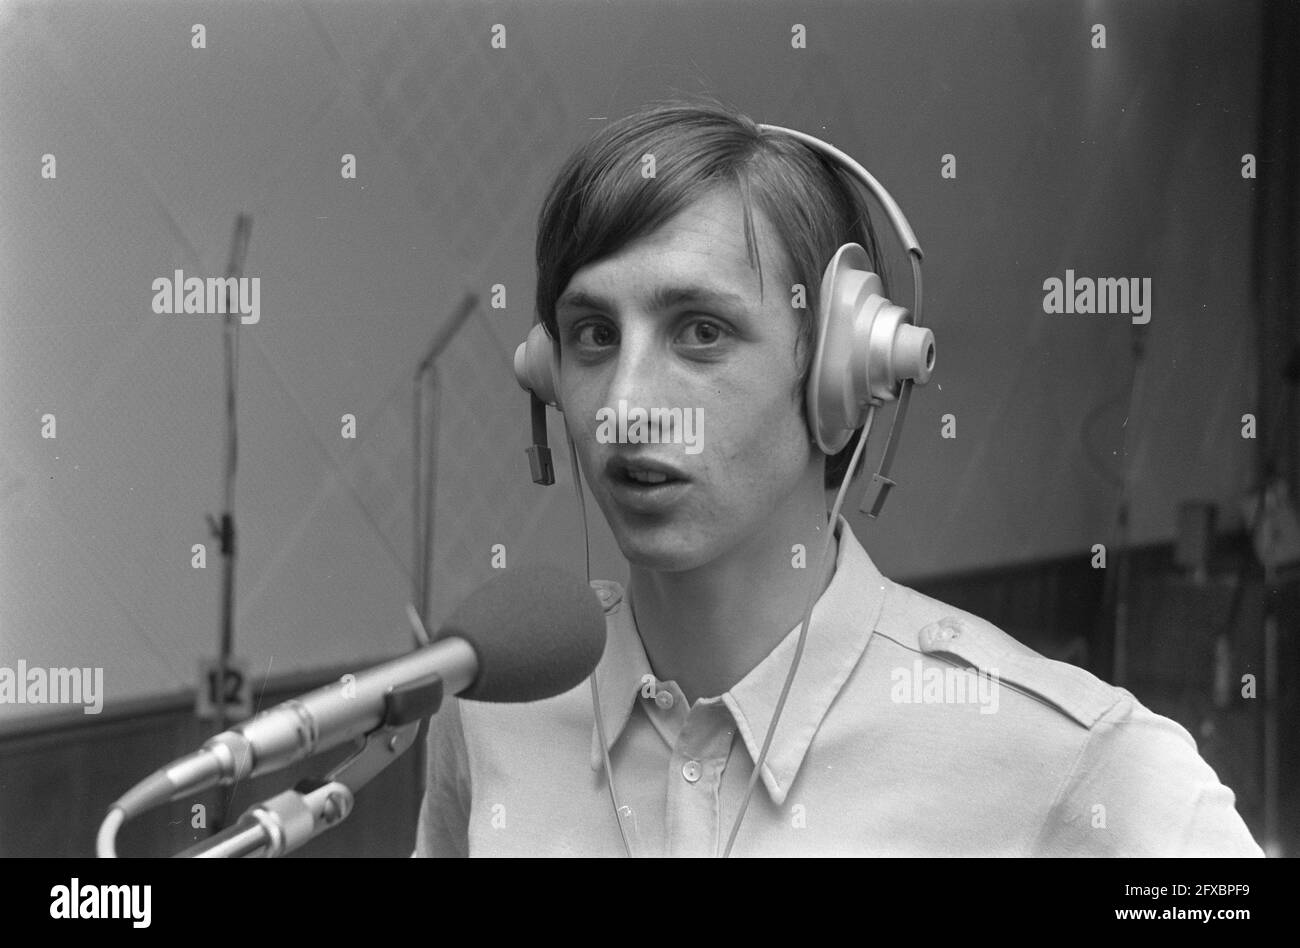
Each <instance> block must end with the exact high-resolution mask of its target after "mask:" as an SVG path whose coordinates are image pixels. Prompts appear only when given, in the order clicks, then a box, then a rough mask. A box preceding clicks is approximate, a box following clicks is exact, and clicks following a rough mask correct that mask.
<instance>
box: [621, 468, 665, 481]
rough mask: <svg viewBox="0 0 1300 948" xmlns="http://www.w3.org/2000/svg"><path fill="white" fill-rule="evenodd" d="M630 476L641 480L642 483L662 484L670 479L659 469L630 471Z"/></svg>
mask: <svg viewBox="0 0 1300 948" xmlns="http://www.w3.org/2000/svg"><path fill="white" fill-rule="evenodd" d="M628 476H629V477H630V478H632V480H634V481H640V482H641V483H642V484H662V483H663V482H664V481H666V480H668V475H667V474H661V473H659V472H658V471H629V472H628Z"/></svg>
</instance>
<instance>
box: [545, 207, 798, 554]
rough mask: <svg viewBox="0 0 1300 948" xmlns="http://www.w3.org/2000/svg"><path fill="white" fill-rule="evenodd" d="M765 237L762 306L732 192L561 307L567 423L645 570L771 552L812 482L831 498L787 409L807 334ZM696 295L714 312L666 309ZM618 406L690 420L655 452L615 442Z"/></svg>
mask: <svg viewBox="0 0 1300 948" xmlns="http://www.w3.org/2000/svg"><path fill="white" fill-rule="evenodd" d="M753 222H754V226H755V229H756V232H757V233H756V237H757V240H758V244H759V248H760V251H761V255H762V260H763V277H764V281H765V283H764V287H763V294H762V302H760V301H759V300H760V297H759V284H758V272H757V270H756V269H754V268H752V267H751V266H750V263H749V259H748V256H747V254H746V246H745V238H744V226H743V210H742V205H741V201H740V197H739V194H738V193H736V192H735V191H734V190H733V189H715V190H714V191H712V192H710V193H709V194H707V195H706V196H705V197H703V198H701V199H700V200H699V201H697V202H696V203H694V204H693V205H690V206H689V207H687V208H686V209H685V210H684V211H682V212H681V213H679V214H678V215H677V216H676V217H674V218H672V219H671V220H669V221H668V222H667V223H666V224H664V225H663V226H662V227H660V228H659V229H658V230H657V231H654V232H653V233H651V234H649V235H647V236H645V237H642V238H640V239H638V240H636V241H633V242H632V243H629V244H628V245H627V246H625V247H624V248H623V249H622V250H620V251H619V252H618V253H617V254H615V255H613V256H611V257H607V258H605V259H603V260H600V261H598V262H596V263H593V264H590V265H588V266H586V267H583V268H582V269H581V270H579V271H578V272H577V273H575V274H574V275H573V278H572V279H571V280H570V281H569V284H568V286H567V287H565V291H564V292H563V293H562V294H561V295H560V299H559V300H558V302H557V306H556V316H557V322H558V328H559V335H560V340H561V360H560V366H561V368H560V379H559V383H558V385H559V393H560V400H561V403H562V404H563V406H564V410H565V421H566V423H567V425H568V427H569V431H570V433H571V434H572V436H573V439H574V442H575V444H576V446H577V450H578V455H579V458H580V461H581V464H582V469H583V474H584V476H585V477H586V478H587V482H588V483H589V484H590V485H591V488H592V492H593V493H594V494H595V497H596V500H597V502H598V503H599V504H600V508H601V510H602V511H603V512H604V514H605V518H606V520H607V521H608V522H609V525H610V528H611V530H612V531H613V533H614V536H615V538H616V539H617V540H618V544H619V547H620V549H621V550H622V551H623V555H624V556H625V557H627V559H628V561H629V562H631V563H633V564H635V565H637V566H641V567H644V568H647V569H653V570H661V571H677V570H686V569H692V568H694V567H697V566H701V565H704V564H706V563H709V562H711V561H712V560H714V559H716V558H717V557H718V556H720V555H722V554H724V553H727V552H728V551H729V550H731V549H733V548H734V547H735V546H736V545H737V544H739V543H742V542H746V541H753V540H762V539H765V538H764V537H762V535H761V531H762V530H763V529H764V528H765V527H767V528H771V527H774V526H775V525H776V524H777V523H779V522H780V518H779V517H775V516H774V514H775V511H777V510H778V508H780V507H781V506H782V505H783V504H784V503H785V502H786V500H787V499H788V498H789V497H790V495H791V493H792V492H794V491H795V489H796V488H797V487H798V486H800V484H801V482H802V483H804V484H805V485H806V484H807V482H808V479H809V478H810V477H814V476H815V478H816V486H817V487H818V488H820V486H821V482H820V478H821V468H820V465H819V464H818V465H817V468H816V470H815V471H813V470H811V465H813V464H814V463H815V459H819V458H820V455H817V454H815V453H814V452H815V448H814V447H813V446H812V445H811V444H810V442H809V438H808V431H807V428H806V426H805V423H804V415H803V400H802V398H800V399H799V400H797V401H796V400H795V399H794V398H793V397H792V394H791V393H792V390H793V388H794V385H795V381H796V374H797V369H798V366H797V365H796V362H795V341H796V337H797V335H798V319H797V316H796V312H795V310H793V309H792V308H791V305H790V300H791V297H790V285H789V282H788V280H787V267H786V259H785V254H784V253H783V251H782V249H781V247H780V244H779V242H778V238H777V236H776V234H775V232H774V231H773V230H772V228H771V226H770V224H769V222H768V221H767V219H766V218H765V217H764V215H763V214H762V212H761V211H760V210H759V209H758V208H757V207H755V208H754V210H753ZM685 288H693V289H695V290H697V291H701V292H702V293H703V294H713V296H714V297H715V298H710V297H709V296H707V295H700V294H699V293H697V294H695V298H681V297H680V295H679V297H678V298H672V297H671V296H669V297H668V298H666V299H665V298H664V296H665V295H666V291H669V290H679V289H685ZM657 295H658V296H660V299H656V296H657ZM579 296H581V297H582V298H581V299H578V298H577V297H579ZM620 402H624V403H625V406H622V407H623V408H624V409H625V410H623V411H622V412H621V414H622V417H623V418H625V419H628V420H630V421H635V412H634V409H637V408H640V409H644V410H645V412H646V414H647V415H650V413H651V411H652V410H653V409H680V410H681V414H680V416H678V415H668V414H665V415H662V416H661V417H663V418H671V419H672V421H671V422H668V423H666V424H665V425H664V426H663V427H661V428H659V429H655V428H654V427H653V426H647V430H648V432H649V433H650V438H657V441H658V442H659V443H656V442H655V441H653V440H650V438H648V437H647V436H646V435H647V431H642V432H640V435H639V436H638V434H637V433H636V430H635V428H633V427H631V426H623V431H622V432H620V431H619V415H620V407H621V406H620ZM679 419H680V420H681V422H682V424H681V425H680V426H679V425H678V421H679ZM688 420H690V421H693V423H694V429H693V430H691V428H690V426H689V425H688V424H687V421H688ZM602 421H603V422H604V424H602ZM611 435H613V436H614V439H613V440H611V437H610V436H611ZM619 437H622V438H623V440H622V441H621V442H620V441H618V440H617V439H618V438H619ZM633 438H637V442H636V443H634V442H633ZM638 464H644V465H646V466H647V467H650V466H657V467H659V468H663V469H669V470H671V472H672V473H671V476H670V479H669V480H668V481H666V482H664V483H658V484H653V483H646V481H647V480H656V479H657V478H658V475H653V474H651V475H648V476H646V475H643V476H642V478H641V481H640V482H638V481H637V480H636V479H635V477H634V476H633V472H630V471H629V469H628V466H629V465H630V466H631V467H633V468H635V467H636V466H637V465H638ZM782 540H783V541H784V537H783V538H782ZM787 548H788V545H787Z"/></svg>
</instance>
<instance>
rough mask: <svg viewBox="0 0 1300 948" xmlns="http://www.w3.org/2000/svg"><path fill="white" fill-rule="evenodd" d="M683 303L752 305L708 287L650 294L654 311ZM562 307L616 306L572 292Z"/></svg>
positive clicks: (558, 302) (663, 288)
mask: <svg viewBox="0 0 1300 948" xmlns="http://www.w3.org/2000/svg"><path fill="white" fill-rule="evenodd" d="M683 303H703V304H706V305H708V304H713V305H724V306H741V307H744V306H749V305H750V303H749V300H747V299H745V298H744V297H743V296H739V295H737V294H735V293H730V292H727V291H726V290H717V289H714V288H712V287H707V286H693V285H688V286H661V287H659V288H658V289H656V290H655V291H654V292H653V293H652V294H650V308H651V309H652V310H665V309H671V308H672V307H674V306H680V305H681V304H683ZM562 307H573V308H575V309H602V310H610V309H613V308H614V304H613V303H612V302H610V301H609V300H607V299H605V298H604V297H603V296H598V295H597V294H595V293H588V292H587V291H585V290H570V291H569V292H567V293H565V294H563V295H562V296H561V297H560V298H559V299H558V300H556V301H555V308H556V309H557V310H558V309H560V308H562Z"/></svg>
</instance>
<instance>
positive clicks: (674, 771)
mask: <svg viewBox="0 0 1300 948" xmlns="http://www.w3.org/2000/svg"><path fill="white" fill-rule="evenodd" d="M837 534H838V536H839V538H840V542H839V546H838V553H837V556H836V568H835V574H834V576H833V578H832V580H831V583H830V585H829V586H828V587H827V588H826V590H825V592H824V593H823V594H822V597H821V598H820V599H819V600H818V601H817V604H816V606H815V607H814V609H813V613H812V618H811V620H810V621H809V632H808V638H807V643H806V646H805V651H804V656H803V660H802V662H801V665H800V669H799V672H798V674H797V675H796V677H795V681H794V685H793V687H792V689H791V692H790V696H789V698H788V700H787V703H786V706H785V710H784V711H783V712H782V714H781V718H780V723H779V725H778V729H777V732H776V735H775V737H774V738H773V742H772V747H771V750H770V751H769V753H768V758H767V761H766V763H765V766H764V768H763V773H762V775H761V777H762V779H761V782H760V784H759V786H757V787H756V788H755V791H754V795H753V797H752V799H751V801H750V804H749V809H748V811H747V813H746V816H745V819H744V822H743V824H742V826H741V830H740V833H739V836H738V837H737V841H736V845H735V848H734V850H733V855H736V856H772V855H781V856H827V855H889V856H937V855H944V856H947V855H974V856H986V855H1006V856H1030V855H1032V856H1056V855H1061V856H1064V855H1126V856H1138V855H1242V856H1258V855H1262V853H1261V851H1260V849H1259V847H1258V846H1257V845H1256V844H1255V842H1254V840H1253V839H1252V838H1251V836H1250V833H1249V832H1248V830H1247V829H1246V827H1245V824H1244V823H1243V822H1242V820H1241V818H1240V816H1238V814H1237V812H1236V810H1235V809H1234V805H1233V803H1234V798H1233V794H1232V792H1231V791H1230V790H1229V789H1228V788H1226V787H1224V786H1223V785H1222V784H1220V783H1219V781H1218V779H1217V778H1216V776H1215V774H1214V772H1213V770H1212V769H1211V768H1210V767H1209V765H1207V764H1206V763H1205V762H1204V760H1202V759H1201V757H1200V756H1199V755H1198V754H1197V752H1196V747H1195V743H1194V741H1193V740H1192V738H1191V736H1190V735H1189V734H1188V733H1187V731H1186V730H1184V729H1183V728H1182V727H1181V726H1180V725H1178V724H1176V723H1175V722H1173V721H1171V720H1169V719H1167V718H1164V717H1160V716H1159V715H1156V714H1154V713H1152V712H1151V711H1149V710H1148V709H1146V708H1145V707H1143V706H1142V705H1141V704H1139V703H1138V702H1137V700H1136V699H1135V698H1134V697H1133V696H1132V695H1131V694H1129V693H1128V692H1127V691H1124V690H1123V689H1119V688H1113V687H1111V686H1110V685H1107V684H1105V683H1103V682H1101V681H1100V680H1098V679H1097V678H1095V677H1094V676H1092V675H1091V674H1089V673H1088V672H1086V671H1084V670H1083V669H1080V668H1076V667H1075V666H1072V665H1067V664H1064V663H1062V662H1056V661H1052V660H1049V659H1046V658H1043V657H1042V656H1040V655H1038V654H1037V653H1035V652H1033V651H1032V650H1030V649H1028V648H1026V647H1024V646H1022V645H1020V644H1019V643H1018V642H1016V641H1015V640H1014V639H1012V638H1010V636H1007V635H1006V634H1005V633H1003V632H1002V631H1000V630H999V629H997V628H995V627H994V626H992V625H990V624H989V623H987V622H984V621H983V620H981V619H978V618H977V617H975V616H972V615H970V614H969V613H965V612H962V611H961V610H958V609H954V608H952V607H951V606H946V605H944V604H943V603H940V602H937V601H936V600H934V599H931V598H929V597H927V596H923V595H921V594H919V593H917V592H915V591H913V590H911V589H908V588H907V587H905V586H900V585H898V584H896V583H893V582H891V581H890V580H889V579H887V578H885V577H884V576H882V575H881V574H880V572H879V571H878V570H877V569H876V567H875V564H874V563H872V561H871V559H870V557H869V556H868V555H867V553H866V551H865V550H864V549H863V548H862V546H861V544H860V543H859V542H858V541H857V538H856V537H855V536H854V535H853V532H852V530H851V529H850V528H849V525H848V523H847V521H845V520H844V519H843V518H840V520H839V523H838V526H837ZM592 586H593V588H595V589H596V591H597V594H598V595H599V596H600V598H601V601H602V603H603V604H604V607H605V614H606V628H607V634H608V638H607V642H606V647H605V653H604V655H603V656H602V658H601V661H600V664H599V666H598V667H597V669H596V672H595V678H596V683H597V685H598V690H599V694H600V704H601V709H602V711H601V713H602V715H603V718H604V726H605V732H606V738H607V740H608V742H609V753H610V758H611V761H612V764H613V774H614V782H615V789H616V791H617V793H618V795H619V802H620V803H621V804H622V805H623V806H624V807H625V808H630V810H631V815H630V817H628V818H627V819H625V821H624V822H625V826H626V827H627V828H628V835H629V836H630V837H631V838H632V842H633V846H634V849H635V854H636V855H639V856H715V855H720V854H721V852H722V850H723V848H724V847H725V845H726V840H727V836H728V834H729V832H730V830H731V825H732V821H733V820H734V819H735V814H736V812H737V810H738V808H739V805H740V801H741V799H742V798H743V796H744V793H745V789H746V786H747V784H748V781H749V778H750V775H751V774H752V772H753V761H754V760H755V759H756V758H757V756H758V754H759V751H760V749H761V746H762V742H763V740H764V738H765V736H766V734H767V728H768V725H769V722H770V721H771V717H772V712H773V710H774V708H775V705H776V702H777V699H778V697H779V695H780V692H781V688H782V686H783V684H784V682H785V677H786V674H787V672H788V670H789V666H790V661H791V659H792V657H793V654H794V649H795V643H796V639H797V637H798V632H799V629H798V627H797V626H796V627H795V628H794V629H792V630H791V631H790V633H789V634H788V635H787V636H786V637H785V638H784V639H783V640H782V641H781V642H780V643H779V644H778V645H777V647H776V648H775V649H773V651H772V652H771V653H770V654H769V655H768V656H767V657H766V658H764V659H763V661H761V662H760V663H759V664H758V665H757V666H755V667H754V668H753V669H752V670H751V671H750V672H749V674H747V675H746V676H745V677H744V678H743V679H742V680H741V681H740V682H739V683H737V684H736V686H735V687H733V688H731V689H730V690H729V691H727V692H726V693H725V694H722V695H719V696H717V697H711V698H702V699H699V700H697V701H696V702H695V703H694V705H691V706H689V707H688V706H687V702H686V700H685V698H684V696H683V694H682V692H681V690H680V689H679V688H678V687H677V685H676V684H675V683H674V682H671V681H658V680H657V679H655V678H654V675H653V672H652V671H651V669H650V666H649V663H648V661H647V659H646V655H645V651H644V648H643V647H642V644H641V639H640V635H639V634H638V632H637V629H636V625H635V621H634V619H633V617H632V614H631V609H630V608H629V607H628V604H627V602H626V600H625V599H624V595H623V589H622V587H621V586H620V585H619V584H618V583H614V582H609V581H593V583H592ZM596 735H597V729H596V727H595V723H594V710H593V703H592V697H591V686H590V680H588V681H586V682H584V683H583V684H582V685H580V686H579V687H577V688H574V689H573V690H571V691H569V692H566V693H565V694H563V695H560V696H558V697H555V698H549V699H547V700H545V701H538V702H532V703H529V704H522V705H509V704H487V703H480V702H474V701H462V700H459V699H455V698H452V699H448V701H447V702H446V703H445V705H444V707H443V709H442V711H441V712H440V713H439V714H438V715H436V716H435V717H434V718H433V719H432V722H431V724H430V729H429V758H428V763H429V772H428V780H427V788H426V793H425V799H424V804H423V806H422V808H421V815H420V823H419V830H418V834H417V840H416V850H415V855H420V856H441V855H460V856H465V855H472V856H506V855H519V856H621V855H623V854H624V848H623V842H622V839H621V837H620V833H619V827H618V821H617V817H616V816H615V813H614V809H613V806H612V805H611V802H610V796H609V791H608V789H607V787H606V782H605V774H604V772H603V766H602V763H603V762H602V755H601V753H600V745H599V742H598V738H597V736H596Z"/></svg>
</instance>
